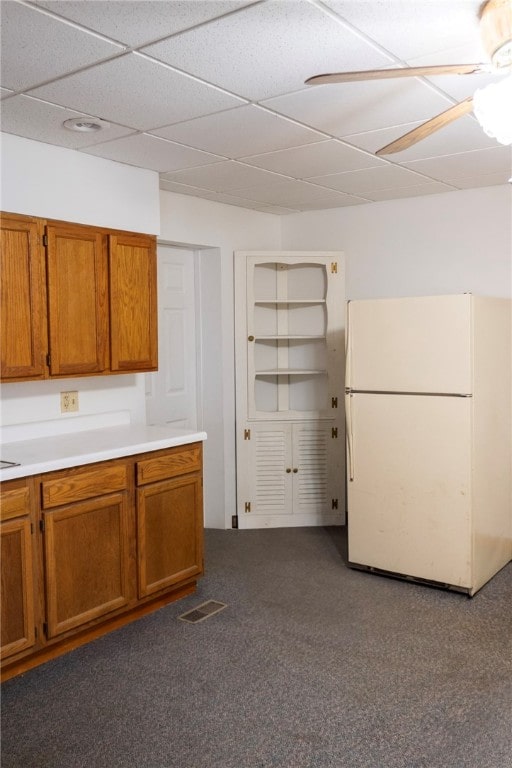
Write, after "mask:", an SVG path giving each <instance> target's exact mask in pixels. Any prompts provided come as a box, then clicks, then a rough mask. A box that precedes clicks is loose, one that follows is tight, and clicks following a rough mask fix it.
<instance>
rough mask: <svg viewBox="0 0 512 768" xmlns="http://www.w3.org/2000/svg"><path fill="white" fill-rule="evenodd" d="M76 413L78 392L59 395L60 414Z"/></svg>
mask: <svg viewBox="0 0 512 768" xmlns="http://www.w3.org/2000/svg"><path fill="white" fill-rule="evenodd" d="M70 411H78V392H61V393H60V412H61V413H69V412H70Z"/></svg>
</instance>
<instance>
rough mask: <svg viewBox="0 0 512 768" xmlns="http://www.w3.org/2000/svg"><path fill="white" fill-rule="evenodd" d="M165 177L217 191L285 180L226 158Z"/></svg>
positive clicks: (277, 182)
mask: <svg viewBox="0 0 512 768" xmlns="http://www.w3.org/2000/svg"><path fill="white" fill-rule="evenodd" d="M164 178H165V179H168V180H170V181H177V182H180V183H183V184H189V185H192V186H197V187H203V188H205V189H212V190H216V191H217V192H229V190H233V189H241V188H242V187H249V186H253V185H256V184H264V185H266V186H267V185H268V186H273V185H275V184H280V183H281V182H282V181H283V177H282V176H277V175H275V174H272V173H269V172H268V171H262V170H260V169H259V168H252V167H251V166H249V165H243V164H242V163H237V162H235V161H234V160H226V161H225V162H223V163H217V164H216V165H208V166H206V167H204V168H190V169H188V170H183V171H176V172H174V173H168V174H165V176H164ZM242 197H243V195H242Z"/></svg>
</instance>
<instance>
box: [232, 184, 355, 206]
mask: <svg viewBox="0 0 512 768" xmlns="http://www.w3.org/2000/svg"><path fill="white" fill-rule="evenodd" d="M237 194H238V195H240V196H241V197H247V198H250V199H252V200H257V201H259V202H261V203H267V204H269V203H272V204H274V205H284V206H285V207H290V208H298V209H300V210H303V206H305V205H313V204H314V203H315V202H317V203H319V207H320V208H322V207H324V208H330V207H335V205H338V206H343V205H352V204H354V203H355V202H360V200H358V199H356V198H351V197H350V196H349V195H344V194H341V193H340V192H335V191H332V190H327V189H323V188H322V187H318V186H316V185H315V184H309V183H308V182H305V181H295V180H294V179H290V180H289V181H283V182H281V183H280V184H275V185H274V186H272V187H267V186H262V185H254V186H252V187H246V188H244V189H238V190H237Z"/></svg>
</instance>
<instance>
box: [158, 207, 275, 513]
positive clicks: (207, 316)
mask: <svg viewBox="0 0 512 768" xmlns="http://www.w3.org/2000/svg"><path fill="white" fill-rule="evenodd" d="M160 211H161V224H160V230H161V236H160V237H161V239H162V240H164V241H167V242H173V243H177V244H185V245H189V246H195V250H199V251H200V275H199V280H200V286H199V287H200V295H201V301H200V303H201V315H202V317H201V327H202V344H203V370H202V392H203V403H202V410H203V423H202V424H201V427H202V428H203V429H205V430H206V432H207V433H208V440H207V441H206V443H205V445H204V459H205V461H204V463H205V473H204V487H205V521H206V525H207V526H208V527H211V528H226V527H228V528H229V527H231V516H232V515H234V514H235V511H236V475H235V350H234V296H233V252H234V251H237V250H257V249H262V250H276V249H279V248H280V247H281V221H280V218H279V217H278V216H273V215H271V214H265V213H258V212H255V211H251V210H246V209H244V208H236V207H234V206H232V205H223V204H220V203H213V202H210V201H209V200H200V199H198V198H194V197H189V196H185V195H176V194H173V193H171V192H162V193H161V197H160Z"/></svg>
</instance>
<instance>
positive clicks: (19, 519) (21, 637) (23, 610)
mask: <svg viewBox="0 0 512 768" xmlns="http://www.w3.org/2000/svg"><path fill="white" fill-rule="evenodd" d="M1 504H2V509H1V518H2V522H1V523H0V540H1V560H0V564H1V595H0V600H1V606H2V609H1V614H2V624H1V637H2V640H1V642H2V648H1V655H2V659H5V658H7V657H8V656H12V655H13V654H15V653H18V652H20V651H24V650H26V649H27V648H31V647H32V646H33V645H34V644H35V610H34V606H35V586H34V571H33V557H34V548H33V533H32V528H31V519H30V497H29V489H28V488H27V487H24V486H23V485H21V484H19V483H18V484H17V487H13V488H12V489H7V488H6V489H5V490H4V489H2V494H1Z"/></svg>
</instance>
